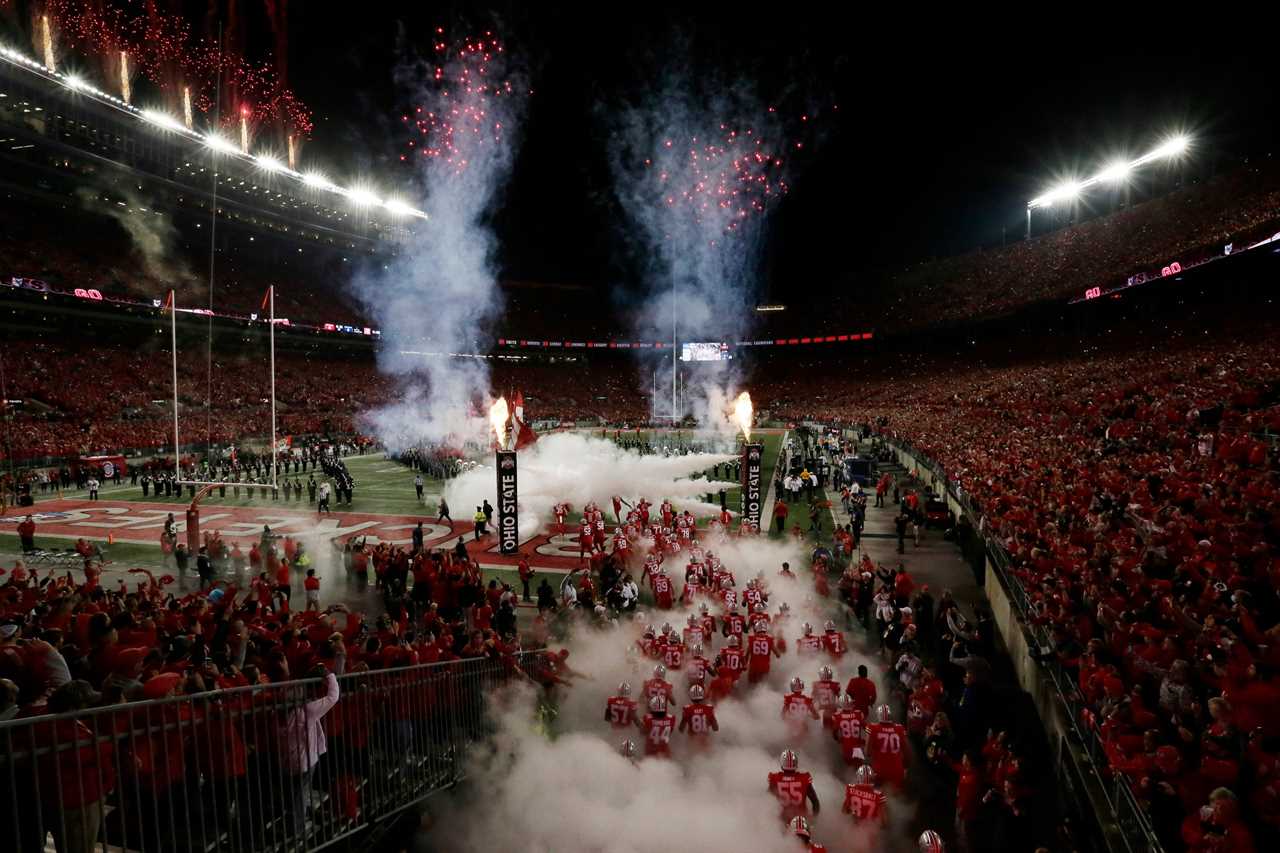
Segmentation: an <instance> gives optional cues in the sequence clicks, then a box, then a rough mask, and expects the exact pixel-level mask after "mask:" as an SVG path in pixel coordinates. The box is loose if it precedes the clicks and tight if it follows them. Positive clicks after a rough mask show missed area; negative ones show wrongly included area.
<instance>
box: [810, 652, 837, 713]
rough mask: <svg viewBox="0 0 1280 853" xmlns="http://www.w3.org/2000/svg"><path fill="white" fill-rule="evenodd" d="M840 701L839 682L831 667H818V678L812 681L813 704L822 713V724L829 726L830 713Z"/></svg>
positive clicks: (833, 711)
mask: <svg viewBox="0 0 1280 853" xmlns="http://www.w3.org/2000/svg"><path fill="white" fill-rule="evenodd" d="M839 702H840V682H838V681H836V679H835V673H833V672H832V671H831V667H829V666H822V667H818V680H817V681H815V682H814V683H813V704H814V707H816V708H817V709H818V713H820V714H822V724H823V725H824V726H826V727H827V728H831V715H832V714H833V713H835V710H836V705H838V704H839Z"/></svg>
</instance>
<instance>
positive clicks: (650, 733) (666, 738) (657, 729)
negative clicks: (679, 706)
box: [636, 696, 676, 758]
mask: <svg viewBox="0 0 1280 853" xmlns="http://www.w3.org/2000/svg"><path fill="white" fill-rule="evenodd" d="M675 722H676V721H675V720H674V719H673V718H672V717H670V716H668V715H667V700H666V697H664V696H654V697H653V698H652V699H650V700H649V713H647V714H645V715H644V719H643V720H637V721H636V726H637V727H638V728H639V729H640V731H642V732H644V754H645V755H661V756H664V757H667V758H669V757H670V756H671V733H672V731H674V730H675Z"/></svg>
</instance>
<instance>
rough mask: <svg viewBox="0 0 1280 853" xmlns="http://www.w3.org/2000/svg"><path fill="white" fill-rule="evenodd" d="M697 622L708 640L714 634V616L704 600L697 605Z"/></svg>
mask: <svg viewBox="0 0 1280 853" xmlns="http://www.w3.org/2000/svg"><path fill="white" fill-rule="evenodd" d="M698 623H699V624H700V625H701V626H702V636H703V637H704V638H705V639H706V640H710V639H711V638H712V637H714V636H715V635H716V617H715V616H714V615H713V614H712V613H711V608H710V607H708V606H707V603H706V602H705V601H704V602H702V604H701V605H699V606H698Z"/></svg>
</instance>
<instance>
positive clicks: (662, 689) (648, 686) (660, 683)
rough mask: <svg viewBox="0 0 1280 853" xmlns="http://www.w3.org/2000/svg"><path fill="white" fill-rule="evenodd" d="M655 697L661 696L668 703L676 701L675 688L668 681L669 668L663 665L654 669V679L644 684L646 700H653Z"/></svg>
mask: <svg viewBox="0 0 1280 853" xmlns="http://www.w3.org/2000/svg"><path fill="white" fill-rule="evenodd" d="M654 696H661V697H663V699H665V700H666V701H667V702H671V701H672V700H674V699H675V688H673V687H672V686H671V682H669V681H667V668H666V667H665V666H663V665H662V664H658V665H657V666H655V667H654V668H653V678H650V679H649V680H647V681H646V682H645V683H644V698H645V699H652V698H653V697H654Z"/></svg>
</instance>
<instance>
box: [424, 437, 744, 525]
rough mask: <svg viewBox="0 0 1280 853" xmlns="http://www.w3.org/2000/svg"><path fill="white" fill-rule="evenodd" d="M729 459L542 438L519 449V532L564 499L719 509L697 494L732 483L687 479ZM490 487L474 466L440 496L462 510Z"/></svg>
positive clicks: (490, 475) (547, 516) (488, 474)
mask: <svg viewBox="0 0 1280 853" xmlns="http://www.w3.org/2000/svg"><path fill="white" fill-rule="evenodd" d="M735 458H737V456H736V455H735V454H730V453H723V454H722V453H691V454H689V455H688V456H670V457H664V456H641V455H640V454H638V453H634V452H631V451H627V450H624V449H622V448H621V447H619V446H618V445H616V444H614V443H613V442H611V441H606V440H605V439H602V438H596V437H592V436H587V435H583V434H581V433H555V434H553V435H547V436H543V437H542V438H541V439H539V440H538V443H537V444H535V445H533V447H531V448H529V449H528V450H523V451H521V453H520V535H521V537H528V536H533V535H534V534H536V533H537V532H538V530H540V529H541V528H542V526H543V525H545V524H547V523H548V522H549V521H550V520H551V512H552V509H553V507H555V505H556V504H557V503H559V502H560V501H563V500H566V499H572V500H575V501H579V500H580V501H583V502H584V503H585V502H588V501H595V502H596V503H597V504H599V505H600V506H601V507H602V508H603V509H604V510H605V511H606V512H608V511H609V508H610V501H611V500H612V498H613V496H614V495H619V496H620V497H622V498H623V499H624V500H627V501H628V502H634V501H635V500H636V499H637V498H640V497H647V498H648V499H649V500H650V501H660V500H661V499H662V497H668V498H670V499H671V502H672V503H673V504H674V505H675V506H676V507H677V509H681V510H683V509H688V510H689V511H690V512H692V513H693V514H694V515H697V516H706V515H710V514H712V513H716V512H719V511H720V505H719V504H716V503H706V502H704V501H702V500H701V498H702V497H703V496H705V495H706V494H707V493H712V494H714V493H716V492H718V491H719V490H720V489H721V488H725V489H730V488H735V487H736V486H737V485H738V484H737V483H719V482H715V481H709V480H703V479H698V480H694V479H689V478H690V477H691V476H692V475H694V474H697V473H699V472H701V471H705V470H707V469H708V468H710V467H711V466H712V465H715V464H717V463H721V462H729V461H732V460H733V459H735ZM493 488H494V472H493V468H492V467H487V466H484V467H479V468H474V469H472V470H470V471H468V472H466V473H464V474H463V475H462V476H460V477H458V478H456V479H454V480H451V481H450V482H449V484H448V486H447V488H446V490H445V498H446V500H448V501H449V504H450V505H451V506H456V507H460V508H463V509H466V508H467V507H472V506H477V505H479V504H480V502H481V501H483V500H484V499H485V498H492V497H493ZM579 508H581V505H579Z"/></svg>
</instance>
